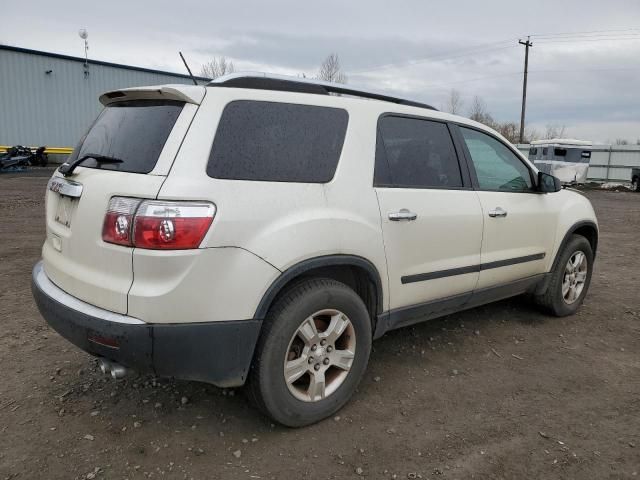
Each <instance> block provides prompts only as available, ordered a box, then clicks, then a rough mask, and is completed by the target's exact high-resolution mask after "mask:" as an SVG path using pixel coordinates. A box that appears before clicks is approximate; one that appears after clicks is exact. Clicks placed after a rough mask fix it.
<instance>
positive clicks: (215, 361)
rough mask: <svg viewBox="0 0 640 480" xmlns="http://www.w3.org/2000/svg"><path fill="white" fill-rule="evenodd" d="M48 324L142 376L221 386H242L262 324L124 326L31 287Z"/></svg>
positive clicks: (33, 286) (39, 288) (218, 323)
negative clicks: (138, 372) (145, 373)
mask: <svg viewBox="0 0 640 480" xmlns="http://www.w3.org/2000/svg"><path fill="white" fill-rule="evenodd" d="M31 287H32V291H33V296H34V299H35V301H36V304H37V306H38V309H39V310H40V313H41V314H42V316H43V317H44V319H45V320H46V321H47V323H48V324H49V325H50V326H51V327H52V328H53V329H54V330H56V331H57V332H58V333H59V334H60V335H62V336H63V337H64V338H66V339H67V340H69V341H70V342H71V343H73V344H74V345H76V346H77V347H79V348H81V349H82V350H84V351H86V352H88V353H90V354H91V355H94V356H98V357H104V358H107V359H109V360H112V361H114V362H117V363H119V364H121V365H124V366H125V367H128V368H131V369H133V370H136V371H140V372H148V373H154V374H156V375H158V376H161V377H174V378H179V379H182V380H196V381H201V382H207V383H212V384H214V385H218V386H220V387H235V386H240V385H242V384H243V383H244V382H245V381H246V378H247V373H248V371H249V367H250V365H251V359H252V357H253V350H254V348H255V345H256V342H257V339H258V334H259V333H260V326H261V321H260V320H255V319H251V320H234V321H221V322H203V323H187V324H179V323H173V324H146V323H145V324H126V323H118V322H113V321H109V320H104V319H101V318H97V317H94V316H91V315H88V314H86V313H84V312H80V311H77V310H74V309H73V308H70V307H69V306H67V305H65V304H64V303H61V302H59V301H58V300H56V299H54V298H52V297H51V296H49V295H48V294H47V293H46V292H44V291H43V289H42V288H41V287H40V286H39V285H38V282H37V281H36V279H35V276H34V277H33V278H32V283H31Z"/></svg>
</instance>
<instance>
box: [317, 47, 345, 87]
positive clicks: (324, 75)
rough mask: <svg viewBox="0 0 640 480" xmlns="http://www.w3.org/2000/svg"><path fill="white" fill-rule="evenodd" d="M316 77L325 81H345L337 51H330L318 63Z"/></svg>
mask: <svg viewBox="0 0 640 480" xmlns="http://www.w3.org/2000/svg"><path fill="white" fill-rule="evenodd" d="M317 78H318V80H324V81H325V82H335V83H347V76H346V75H345V73H344V72H343V71H342V69H341V67H340V59H339V58H338V54H337V53H332V54H331V55H329V56H328V57H327V58H325V59H324V61H323V62H322V64H321V65H320V71H319V72H318V77H317Z"/></svg>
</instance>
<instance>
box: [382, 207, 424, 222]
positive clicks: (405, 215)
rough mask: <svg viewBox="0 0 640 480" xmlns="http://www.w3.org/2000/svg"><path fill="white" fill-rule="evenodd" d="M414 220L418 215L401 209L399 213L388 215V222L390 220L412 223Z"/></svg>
mask: <svg viewBox="0 0 640 480" xmlns="http://www.w3.org/2000/svg"><path fill="white" fill-rule="evenodd" d="M416 218H418V214H417V213H413V212H410V211H409V210H407V209H406V208H401V209H400V211H399V212H391V213H390V214H389V220H391V221H392V222H400V221H403V220H406V221H407V222H412V221H413V220H415V219H416Z"/></svg>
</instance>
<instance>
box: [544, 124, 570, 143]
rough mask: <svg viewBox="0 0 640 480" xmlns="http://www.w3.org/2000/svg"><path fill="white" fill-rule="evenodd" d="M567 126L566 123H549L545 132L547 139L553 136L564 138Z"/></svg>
mask: <svg viewBox="0 0 640 480" xmlns="http://www.w3.org/2000/svg"><path fill="white" fill-rule="evenodd" d="M566 129H567V127H565V126H564V125H553V124H548V125H547V127H546V130H545V133H544V138H545V140H550V139H552V138H562V137H564V134H565V130H566Z"/></svg>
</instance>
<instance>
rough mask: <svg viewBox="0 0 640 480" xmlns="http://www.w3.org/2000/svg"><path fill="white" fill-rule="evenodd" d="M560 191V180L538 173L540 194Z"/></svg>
mask: <svg viewBox="0 0 640 480" xmlns="http://www.w3.org/2000/svg"><path fill="white" fill-rule="evenodd" d="M560 190H562V182H561V181H560V179H558V178H556V177H554V176H553V175H549V174H548V173H544V172H538V191H539V192H542V193H552V192H559V191H560Z"/></svg>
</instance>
